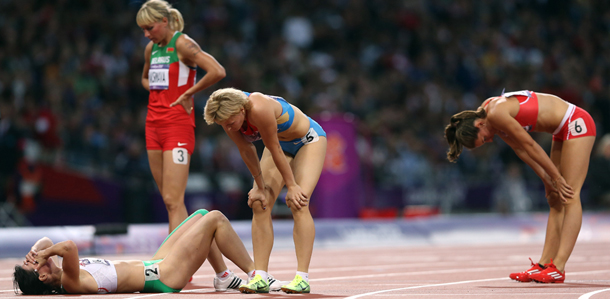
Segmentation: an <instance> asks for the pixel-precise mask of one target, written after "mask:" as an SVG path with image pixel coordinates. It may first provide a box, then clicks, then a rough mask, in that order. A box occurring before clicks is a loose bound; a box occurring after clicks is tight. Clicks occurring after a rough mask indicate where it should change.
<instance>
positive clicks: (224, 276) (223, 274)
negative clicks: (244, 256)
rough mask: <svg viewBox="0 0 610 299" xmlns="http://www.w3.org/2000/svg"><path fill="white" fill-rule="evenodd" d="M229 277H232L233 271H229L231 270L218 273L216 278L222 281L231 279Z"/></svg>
mask: <svg viewBox="0 0 610 299" xmlns="http://www.w3.org/2000/svg"><path fill="white" fill-rule="evenodd" d="M229 275H231V270H229V269H227V270H224V271H222V272H219V273H216V277H218V279H220V280H225V279H227V278H228V277H229Z"/></svg>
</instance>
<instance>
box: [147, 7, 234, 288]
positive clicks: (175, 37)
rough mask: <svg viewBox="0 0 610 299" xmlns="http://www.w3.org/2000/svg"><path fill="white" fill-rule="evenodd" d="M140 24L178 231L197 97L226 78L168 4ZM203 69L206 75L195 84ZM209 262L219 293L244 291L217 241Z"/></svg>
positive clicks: (154, 166)
mask: <svg viewBox="0 0 610 299" xmlns="http://www.w3.org/2000/svg"><path fill="white" fill-rule="evenodd" d="M136 22H137V23H138V26H140V28H142V31H144V36H146V37H147V38H148V39H150V42H149V43H148V45H147V46H146V50H145V51H144V57H145V63H144V70H143V72H142V85H143V86H144V88H146V89H147V90H148V91H150V96H149V98H148V114H147V115H146V149H147V152H148V162H149V164H150V171H151V172H152V175H153V177H154V179H155V182H156V183H157V187H158V188H159V192H160V193H161V196H162V197H163V202H164V203H165V207H166V208H167V214H168V218H169V231H170V232H172V231H174V229H175V228H176V227H178V225H180V223H182V221H183V220H185V219H186V218H187V216H188V212H187V210H186V206H185V205H184V191H185V189H186V183H187V180H188V174H189V166H190V162H191V155H192V153H193V150H194V149H195V116H194V114H193V113H192V112H193V108H194V103H193V95H194V94H195V93H197V92H199V91H201V90H204V89H206V88H208V87H210V86H211V85H212V84H214V83H216V82H218V81H220V80H221V79H222V78H224V77H225V75H226V74H225V69H224V67H222V65H220V63H218V61H216V59H214V57H212V56H211V55H209V54H208V53H206V52H204V51H202V50H201V48H200V47H199V45H198V44H197V42H195V41H194V40H193V39H191V38H190V37H188V36H187V35H186V34H183V33H182V32H181V31H182V29H183V28H184V20H183V19H182V15H181V14H180V12H179V11H178V10H177V9H175V8H172V7H171V6H170V5H169V4H168V3H167V2H166V1H164V0H149V1H146V2H145V3H144V4H142V7H141V8H140V10H139V11H138V14H137V16H136ZM197 67H200V68H202V69H204V70H205V71H206V74H205V76H203V78H201V80H200V81H199V82H197V83H196V84H195V81H196V80H195V75H196V73H197V71H196V70H197ZM208 260H209V261H210V264H211V265H212V267H213V268H214V270H215V271H216V275H217V278H215V279H214V286H215V287H216V289H217V290H226V289H227V288H233V289H235V288H237V287H239V285H240V284H241V283H242V281H241V279H240V278H239V277H237V276H236V275H235V274H234V273H232V272H231V271H229V270H228V268H227V266H226V264H225V263H224V260H223V258H222V254H221V253H220V250H219V249H218V247H217V246H216V244H215V242H213V243H212V245H211V248H210V252H209V254H208ZM223 278H224V280H223Z"/></svg>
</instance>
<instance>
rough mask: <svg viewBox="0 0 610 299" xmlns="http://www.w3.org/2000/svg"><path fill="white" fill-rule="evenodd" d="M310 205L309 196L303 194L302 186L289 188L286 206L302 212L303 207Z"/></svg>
mask: <svg viewBox="0 0 610 299" xmlns="http://www.w3.org/2000/svg"><path fill="white" fill-rule="evenodd" d="M308 204H309V198H308V197H307V194H305V192H303V190H302V189H301V186H299V185H294V186H291V187H288V192H287V193H286V205H287V206H288V207H290V208H292V207H293V206H294V207H295V208H296V209H297V210H300V209H301V208H302V207H305V206H307V205H308Z"/></svg>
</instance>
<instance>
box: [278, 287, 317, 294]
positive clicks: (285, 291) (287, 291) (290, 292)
mask: <svg viewBox="0 0 610 299" xmlns="http://www.w3.org/2000/svg"><path fill="white" fill-rule="evenodd" d="M282 291H283V292H284V293H286V294H309V292H310V291H303V292H298V291H295V290H291V289H287V288H282Z"/></svg>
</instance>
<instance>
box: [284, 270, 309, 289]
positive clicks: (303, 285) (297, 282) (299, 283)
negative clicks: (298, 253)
mask: <svg viewBox="0 0 610 299" xmlns="http://www.w3.org/2000/svg"><path fill="white" fill-rule="evenodd" d="M282 291H284V292H286V293H288V294H303V293H309V292H310V288H309V283H308V282H307V281H305V280H303V277H301V275H298V274H297V275H296V276H295V277H294V279H293V280H292V281H291V282H290V283H289V284H287V285H283V286H282Z"/></svg>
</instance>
